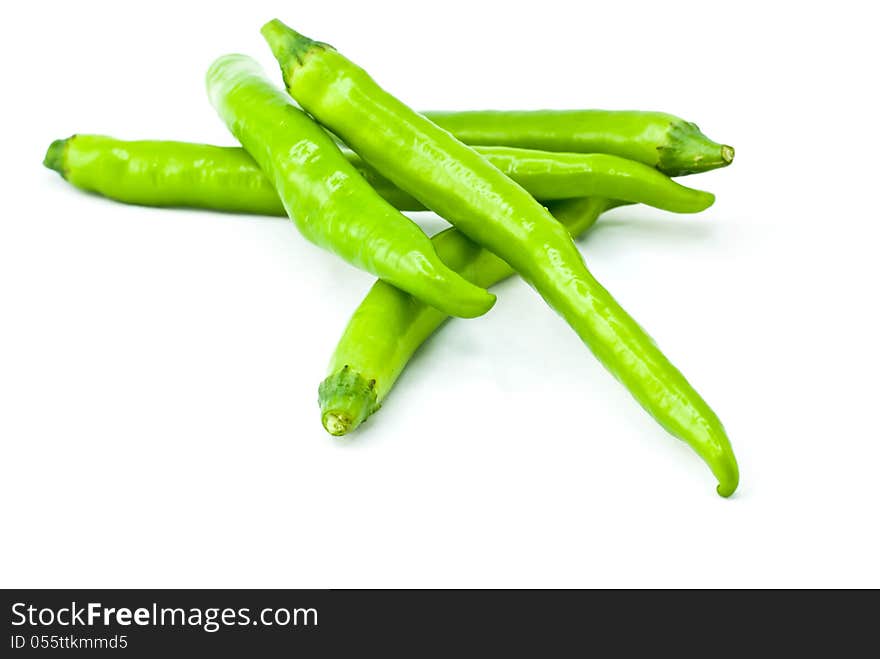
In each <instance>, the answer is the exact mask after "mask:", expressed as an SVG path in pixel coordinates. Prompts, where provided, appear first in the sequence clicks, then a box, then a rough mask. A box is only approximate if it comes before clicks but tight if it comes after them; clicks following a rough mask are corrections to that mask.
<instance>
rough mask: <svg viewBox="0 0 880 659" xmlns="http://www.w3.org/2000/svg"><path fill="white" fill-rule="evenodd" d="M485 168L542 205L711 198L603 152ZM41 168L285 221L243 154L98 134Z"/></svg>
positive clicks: (161, 198)
mask: <svg viewBox="0 0 880 659" xmlns="http://www.w3.org/2000/svg"><path fill="white" fill-rule="evenodd" d="M477 149H478V151H479V153H481V154H482V155H483V156H484V157H485V158H486V159H487V160H488V161H489V162H491V163H492V164H493V165H495V166H496V167H498V169H500V170H501V171H502V172H504V173H505V174H507V175H508V176H510V177H511V178H512V179H513V180H514V181H516V182H518V183H519V184H520V185H522V186H523V187H524V188H525V189H526V190H528V191H529V192H530V193H531V194H532V195H533V196H535V197H536V198H538V199H541V200H542V201H553V200H555V199H570V198H576V197H587V196H603V197H609V198H613V199H619V200H622V201H629V202H633V203H643V204H647V205H649V206H654V207H655V208H660V209H663V210H668V211H672V212H678V213H694V212H698V211H701V210H704V209H705V208H707V207H708V206H710V205H711V204H712V202H713V200H714V195H712V194H711V193H709V192H703V191H702V190H695V189H693V188H688V187H685V186H683V185H680V184H678V183H676V182H675V181H673V180H671V179H670V178H668V177H666V176H664V175H663V174H661V173H660V172H658V171H656V170H654V169H652V168H650V167H648V166H646V165H642V164H640V163H637V162H633V161H630V160H625V159H623V158H618V157H616V156H608V155H603V154H580V153H577V154H572V153H548V152H546V151H531V150H528V149H514V148H507V147H477ZM345 156H346V158H347V159H348V160H349V162H351V163H352V164H353V165H354V166H355V168H356V169H357V170H358V171H359V172H360V173H361V175H362V176H363V177H364V178H365V179H366V180H367V182H369V183H370V184H371V185H372V186H373V188H374V189H375V190H376V191H377V192H378V193H379V195H380V196H382V197H383V198H384V199H385V200H386V201H387V202H388V203H390V204H391V205H392V206H394V207H395V208H398V209H400V210H424V208H425V207H424V206H423V205H422V204H420V203H419V202H418V201H417V200H416V199H414V198H413V197H412V196H411V195H409V194H407V193H405V192H404V191H403V190H401V189H400V188H398V187H396V186H395V185H394V184H393V183H391V181H389V180H388V179H387V178H385V177H384V176H382V175H381V174H379V173H378V172H377V171H376V170H375V169H373V168H372V167H370V166H369V165H367V164H366V163H364V162H363V161H362V160H361V159H360V158H359V157H358V156H356V155H355V154H354V153H352V152H351V151H347V152H345ZM44 164H45V165H46V166H47V167H49V168H50V169H54V170H55V171H57V172H58V173H60V174H61V176H63V177H64V178H65V179H66V180H67V181H68V182H70V183H71V184H73V185H75V186H76V187H78V188H81V189H84V190H89V191H92V192H97V193H99V194H102V195H104V196H106V197H110V198H111V199H116V200H117V201H123V202H127V203H132V204H141V205H144V206H182V207H193V208H209V209H212V210H220V211H229V212H238V213H254V214H257V215H285V214H286V213H285V211H284V206H283V205H282V203H281V200H280V199H279V198H278V194H277V193H276V192H275V188H274V187H273V186H272V183H271V182H270V181H269V179H268V178H267V177H266V175H265V174H263V171H262V170H261V169H260V168H259V166H258V165H257V164H256V162H254V160H253V158H251V157H250V156H249V155H248V154H247V152H246V151H245V150H244V149H242V148H240V147H221V146H211V145H207V144H192V143H189V142H172V141H159V140H140V141H124V140H118V139H114V138H112V137H105V136H102V135H74V136H72V137H69V138H67V139H63V140H55V141H54V142H53V143H52V144H51V145H50V146H49V149H48V151H47V153H46V158H45V160H44Z"/></svg>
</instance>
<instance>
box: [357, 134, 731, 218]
mask: <svg viewBox="0 0 880 659" xmlns="http://www.w3.org/2000/svg"><path fill="white" fill-rule="evenodd" d="M474 150H475V151H476V152H477V153H479V154H480V155H481V156H483V157H484V158H485V159H486V160H488V161H489V162H490V163H492V164H493V165H495V167H497V168H498V169H500V170H501V171H502V172H503V173H504V174H505V175H507V176H508V177H509V178H511V179H512V180H514V181H516V182H517V183H518V184H519V185H521V186H522V187H523V188H524V189H525V190H527V191H528V192H529V194H531V195H532V196H533V197H535V198H536V199H540V200H541V201H554V200H557V199H575V198H578V197H591V196H597V195H601V196H604V197H609V198H613V199H620V200H621V201H629V202H633V203H641V204H647V205H648V206H654V207H655V208H660V209H662V210H667V211H672V212H673V213H698V212H700V211H703V210H706V209H707V208H708V207H709V206H711V205H712V204H713V203H714V201H715V195H713V194H712V193H711V192H704V191H703V190H695V189H693V188H688V187H685V186H683V185H681V184H679V183H676V182H675V181H673V180H672V179H670V178H669V177H668V176H666V175H664V174H661V173H660V172H658V171H657V170H656V169H653V168H651V167H648V166H647V165H644V164H642V163H639V162H635V161H633V160H627V159H626V158H621V157H619V156H609V155H606V154H602V153H551V152H549V151H535V150H531V149H518V148H513V147H501V146H481V147H474ZM352 161H353V162H354V163H355V165H356V166H357V167H358V169H359V170H360V172H361V173H362V174H363V175H364V178H366V179H367V181H369V182H370V183H371V184H372V185H373V186H374V187H375V188H376V189H377V190H380V191H388V190H389V189H391V188H396V186H395V185H394V184H393V183H392V182H391V181H389V180H388V179H387V178H385V177H384V176H382V174H380V173H379V172H378V171H377V170H376V169H375V168H373V167H371V166H370V165H368V164H366V163H362V162H360V161H359V160H358V159H357V157H354V158H353V159H352ZM396 189H397V190H400V188H396ZM401 193H403V192H402V191H401ZM403 194H405V193H403ZM395 201H397V202H398V203H402V204H405V210H422V209H424V206H423V205H422V204H420V203H419V202H418V201H417V200H415V199H413V200H412V201H411V202H410V201H408V200H405V199H403V198H401V197H396V198H395Z"/></svg>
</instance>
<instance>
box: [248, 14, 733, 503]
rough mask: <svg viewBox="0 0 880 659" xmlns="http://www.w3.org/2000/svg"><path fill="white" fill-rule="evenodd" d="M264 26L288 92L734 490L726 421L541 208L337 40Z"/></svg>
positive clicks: (721, 485) (721, 488) (724, 488)
mask: <svg viewBox="0 0 880 659" xmlns="http://www.w3.org/2000/svg"><path fill="white" fill-rule="evenodd" d="M262 33H263V36H264V37H265V38H266V40H267V41H268V43H269V45H270V47H271V49H272V52H273V53H274V55H275V57H276V58H277V59H278V60H279V63H280V65H281V72H282V75H283V77H284V81H285V85H286V86H287V89H288V91H289V92H290V94H291V95H292V96H293V97H294V98H295V99H296V100H297V102H298V103H299V104H300V105H301V106H302V107H303V108H304V109H305V110H306V111H307V112H309V113H310V114H311V115H312V116H314V117H316V118H317V119H318V120H319V121H320V122H321V123H322V124H324V125H325V126H327V127H328V129H329V130H331V131H332V132H333V133H334V134H336V135H338V136H339V137H340V138H341V139H342V140H343V141H344V142H345V143H346V144H347V145H348V146H350V147H351V148H352V149H353V150H354V151H356V152H357V153H358V154H359V155H360V156H361V157H362V158H364V160H366V161H367V162H368V163H369V164H370V165H371V166H373V167H375V168H376V169H377V170H378V171H379V172H381V173H382V174H383V175H384V176H386V177H387V178H388V179H389V180H391V181H392V182H393V183H394V184H395V185H397V186H398V187H400V188H401V189H403V190H405V191H406V192H408V193H410V194H411V195H413V196H414V197H415V198H416V199H418V200H419V201H420V202H422V203H423V204H425V206H427V207H428V208H430V209H431V210H433V211H435V212H437V213H438V214H439V215H441V216H443V217H445V218H446V219H447V220H449V221H450V222H451V223H452V224H453V225H455V226H456V227H457V228H458V229H460V230H461V231H462V233H464V234H465V235H467V236H468V237H469V238H471V239H472V240H473V241H475V242H476V243H477V244H479V245H481V246H483V247H484V248H486V249H488V250H490V251H492V252H494V253H495V254H496V255H498V256H499V257H501V258H502V259H503V260H504V261H506V262H507V263H508V264H509V265H510V266H511V267H513V268H514V270H516V271H517V272H518V273H519V274H520V275H521V276H522V277H523V278H524V279H525V280H526V281H527V282H528V283H529V284H530V285H531V286H533V287H534V288H535V289H536V290H537V291H538V292H539V293H540V294H541V295H542V296H543V298H544V299H545V300H546V301H547V302H548V304H549V305H550V306H551V307H552V308H553V309H555V310H556V311H557V312H558V313H559V314H560V315H561V316H562V317H563V318H564V319H565V320H566V321H567V322H568V324H569V325H570V326H571V327H572V328H573V329H574V330H575V331H576V332H577V334H578V335H579V336H580V337H581V339H582V340H583V341H584V343H585V344H586V345H587V346H588V347H589V348H590V349H591V350H592V352H593V354H595V355H596V357H597V358H598V359H599V360H600V361H601V362H602V364H604V365H605V367H606V368H607V369H608V370H609V371H610V372H611V373H612V374H613V375H614V376H615V377H616V378H617V379H618V380H620V381H621V382H622V383H623V384H624V385H625V386H626V387H627V388H628V389H629V391H630V392H631V393H632V395H633V396H634V397H635V398H636V400H637V401H638V402H639V403H640V404H641V405H642V407H644V408H645V409H646V410H647V411H648V412H649V413H650V414H651V415H652V416H653V417H654V418H655V419H656V420H657V421H658V422H659V423H660V424H661V425H662V426H663V427H664V428H666V429H667V430H668V431H669V432H670V433H671V434H672V435H674V436H675V437H678V438H680V439H682V440H683V441H685V442H687V443H688V444H689V445H690V446H691V448H693V449H694V450H695V451H696V452H697V453H698V454H699V455H700V457H701V458H703V460H704V461H705V462H706V464H707V465H708V466H709V468H710V469H711V470H712V472H713V473H714V475H715V477H716V479H717V480H718V487H717V491H718V493H719V494H720V495H721V496H730V495H731V494H732V493H733V492H734V490H735V489H736V487H737V484H738V482H739V469H738V467H737V464H736V459H735V457H734V454H733V449H732V448H731V446H730V442H729V440H728V438H727V434H726V433H725V431H724V427H723V426H722V424H721V422H720V420H719V419H718V417H717V416H716V415H715V413H714V412H713V411H712V409H711V408H710V407H709V406H708V405H707V404H706V402H705V401H704V400H703V399H702V398H701V397H700V395H699V394H698V393H697V392H696V391H695V390H694V388H693V387H692V386H691V385H690V383H688V381H687V380H686V379H685V378H684V376H683V375H682V374H681V372H679V370H678V369H677V368H675V366H673V365H672V364H671V363H670V362H669V360H668V359H667V358H666V357H665V355H663V353H662V352H661V351H660V350H659V348H658V347H657V345H656V344H655V343H654V341H653V340H652V339H651V338H650V337H649V336H648V335H647V334H646V333H645V332H644V330H642V328H641V327H640V326H639V325H638V323H636V321H635V320H633V319H632V318H631V317H630V316H629V314H627V313H626V311H624V310H623V308H621V307H620V305H619V304H618V303H617V302H616V301H615V300H614V298H613V297H612V296H611V295H610V294H609V293H608V291H606V290H605V289H604V288H603V287H602V286H601V285H600V284H599V282H597V281H596V279H595V278H594V277H593V276H592V275H591V274H590V272H589V271H588V270H587V268H586V265H585V264H584V261H583V258H582V257H581V254H580V252H579V251H578V250H577V247H576V246H575V245H574V243H573V242H572V240H571V237H570V236H569V234H568V232H567V231H566V229H565V227H563V226H562V225H561V224H560V223H559V222H557V221H556V220H555V219H554V218H553V216H552V215H550V213H549V212H548V211H547V209H546V208H544V207H543V206H541V205H540V204H539V203H538V202H536V201H535V200H534V198H533V197H532V196H531V195H529V193H528V192H526V191H525V190H523V189H522V187H520V186H519V185H517V184H516V183H514V182H513V181H511V180H510V179H509V178H508V177H507V176H505V175H504V174H503V173H502V172H501V171H500V170H499V169H498V168H496V167H495V166H493V165H492V164H491V163H489V162H488V161H487V160H486V159H485V158H483V157H482V156H481V155H479V154H478V153H476V152H475V151H474V150H473V149H471V148H469V147H467V146H465V145H464V144H462V143H461V142H460V141H458V140H457V139H455V138H454V137H453V136H452V135H451V134H450V133H449V132H447V131H445V130H443V129H442V128H440V127H438V126H436V125H435V124H433V123H432V122H431V121H430V120H428V119H426V118H425V117H424V116H422V115H420V114H418V113H417V112H415V111H414V110H412V109H410V108H409V107H407V106H406V105H404V104H403V103H402V102H401V101H399V100H398V99H396V98H395V97H393V96H392V95H391V94H389V93H388V92H386V91H385V90H383V89H382V88H381V87H380V86H379V85H378V84H377V83H376V82H375V81H374V80H373V79H372V78H371V77H370V76H369V75H368V74H367V73H366V72H365V71H364V70H363V69H361V68H360V67H358V66H357V65H355V64H354V63H352V62H351V61H349V60H348V59H346V58H345V57H343V56H342V55H341V54H340V53H338V52H337V51H336V50H335V49H333V48H332V47H330V46H328V45H327V44H324V43H321V42H316V41H313V40H311V39H309V38H307V37H304V36H302V35H301V34H299V33H297V32H295V31H294V30H291V29H290V28H288V27H287V26H285V25H284V24H283V23H281V22H280V21H278V20H274V21H271V22H269V23H267V24H266V25H265V26H264V27H263V30H262Z"/></svg>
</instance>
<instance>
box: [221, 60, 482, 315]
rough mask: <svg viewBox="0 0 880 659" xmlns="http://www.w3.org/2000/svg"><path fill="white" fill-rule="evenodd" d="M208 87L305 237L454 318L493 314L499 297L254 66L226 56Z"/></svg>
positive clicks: (255, 64)
mask: <svg viewBox="0 0 880 659" xmlns="http://www.w3.org/2000/svg"><path fill="white" fill-rule="evenodd" d="M207 87H208V95H209V96H210V98H211V102H212V103H213V105H214V107H215V108H216V109H217V112H218V113H219V114H220V116H221V117H222V118H223V120H224V122H225V123H226V125H227V127H228V128H229V129H230V131H231V132H232V133H233V135H235V137H236V138H237V139H238V141H239V142H241V144H242V146H244V148H245V149H246V150H247V152H248V153H249V154H250V155H251V156H252V157H253V158H254V160H256V162H257V163H258V164H259V165H260V168H261V169H262V170H263V171H264V172H265V173H266V175H267V177H268V178H269V180H270V181H272V183H273V185H274V187H275V189H276V191H277V192H278V195H279V197H280V198H281V201H282V203H283V205H284V208H285V210H286V211H287V214H288V215H289V216H290V218H291V219H292V220H293V221H294V223H295V224H296V226H297V228H298V229H299V230H300V232H301V233H302V234H303V235H304V236H305V237H306V238H307V239H309V240H310V241H312V242H313V243H315V244H317V245H319V246H321V247H324V248H326V249H329V250H330V251H333V252H334V253H336V254H337V255H339V256H340V257H342V258H343V259H344V260H345V261H348V262H349V263H351V264H353V265H355V266H357V267H359V268H361V269H363V270H366V271H367V272H371V273H373V274H374V275H376V276H377V277H379V278H380V279H384V280H386V281H388V282H391V283H392V284H394V285H395V286H397V287H398V288H401V289H403V290H405V291H407V292H409V293H412V294H413V295H415V296H416V297H417V298H419V299H421V300H424V301H425V302H427V303H428V304H431V305H432V306H435V307H437V308H438V309H443V310H444V311H445V312H447V313H449V314H451V315H455V316H463V317H473V316H479V315H480V314H483V313H486V311H488V310H489V309H490V308H491V307H492V304H493V303H494V302H495V296H494V295H492V294H491V293H489V292H488V291H486V290H484V289H481V288H478V287H476V286H474V285H473V284H471V283H470V282H468V281H467V280H465V279H463V278H462V277H461V276H460V275H459V274H457V273H456V272H454V271H453V270H450V269H449V268H448V267H446V265H444V264H443V262H442V261H441V260H440V258H439V257H438V256H437V253H436V252H435V251H434V247H433V245H432V244H431V241H430V240H429V238H428V237H427V236H426V235H425V234H424V233H423V232H422V230H421V229H420V228H419V227H418V225H417V224H415V223H414V222H413V221H412V220H410V219H409V218H407V217H406V216H404V215H402V214H401V213H400V212H399V211H398V210H396V209H395V208H394V207H393V206H391V205H390V204H388V202H386V201H385V200H384V199H382V198H381V197H380V196H379V195H378V194H377V193H376V191H375V190H373V188H371V187H370V185H369V183H367V182H366V181H365V180H364V178H363V177H362V176H361V175H360V174H358V172H357V170H355V169H354V167H353V166H352V165H351V163H349V162H348V161H347V160H346V159H345V157H344V156H343V155H342V152H341V151H340V150H339V148H338V147H337V146H336V144H335V143H334V142H333V140H332V139H331V138H330V137H329V136H328V135H327V133H326V132H325V131H324V130H323V129H322V128H321V127H320V126H318V124H316V123H315V122H314V121H313V120H312V119H311V118H310V117H308V116H307V115H306V114H305V113H304V112H302V111H301V110H300V109H299V108H297V107H295V106H294V105H293V103H292V102H291V100H290V98H289V97H288V96H287V95H286V94H284V93H283V92H282V91H281V90H279V89H277V88H276V87H275V86H273V85H272V84H271V83H270V82H269V81H268V80H267V79H266V78H265V77H264V76H263V73H262V71H261V69H260V67H259V65H258V64H257V63H256V62H255V61H254V60H252V59H251V58H249V57H246V56H244V55H227V56H225V57H221V58H220V59H218V60H217V61H215V62H214V64H213V65H212V66H211V68H210V69H209V71H208V75H207Z"/></svg>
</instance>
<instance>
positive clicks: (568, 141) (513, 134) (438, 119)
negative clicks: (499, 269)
mask: <svg viewBox="0 0 880 659" xmlns="http://www.w3.org/2000/svg"><path fill="white" fill-rule="evenodd" d="M424 114H425V116H426V117H428V119H430V120H431V121H433V122H434V123H435V124H437V125H438V126H440V127H442V128H445V129H446V130H448V131H449V132H450V133H452V134H453V135H455V136H456V137H457V138H458V139H460V140H461V141H462V142H464V143H465V144H473V145H480V144H503V145H505V146H519V147H524V148H527V149H545V150H547V151H573V152H577V153H609V154H612V155H616V156H622V157H624V158H629V159H630V160H637V161H638V162H641V163H644V164H646V165H650V166H651V167H656V168H657V169H659V170H660V171H661V172H664V173H665V174H668V175H669V176H682V175H684V174H697V173H699V172H707V171H709V170H711V169H717V168H718V167H726V166H727V165H729V164H730V163H732V162H733V156H734V150H733V147H732V146H728V145H727V144H718V143H716V142H713V141H712V140H710V139H709V138H708V137H706V136H705V135H704V134H703V133H702V132H701V131H700V129H699V127H698V126H697V125H696V124H695V123H691V122H690V121H685V120H684V119H681V118H679V117H676V116H675V115H672V114H667V113H665V112H643V111H638V110H526V111H516V110H469V111H464V112H425V113H424Z"/></svg>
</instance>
